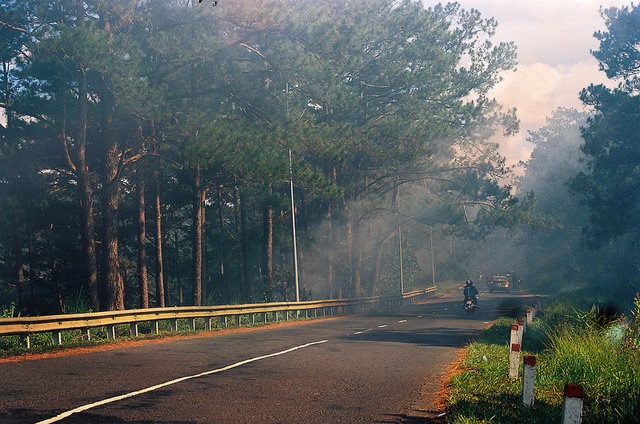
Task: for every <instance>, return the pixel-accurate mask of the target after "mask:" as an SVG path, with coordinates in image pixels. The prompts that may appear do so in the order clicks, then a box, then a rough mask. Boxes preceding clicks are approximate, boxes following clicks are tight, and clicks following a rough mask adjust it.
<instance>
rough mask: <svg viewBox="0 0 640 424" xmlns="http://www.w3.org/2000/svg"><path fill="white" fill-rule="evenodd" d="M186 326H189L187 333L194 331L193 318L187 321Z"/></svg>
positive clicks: (194, 321) (194, 320)
mask: <svg viewBox="0 0 640 424" xmlns="http://www.w3.org/2000/svg"><path fill="white" fill-rule="evenodd" d="M187 323H188V326H189V331H196V319H195V318H189V319H188V320H187Z"/></svg>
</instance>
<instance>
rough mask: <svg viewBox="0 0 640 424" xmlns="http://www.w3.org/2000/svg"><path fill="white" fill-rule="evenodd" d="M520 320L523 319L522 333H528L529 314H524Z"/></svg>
mask: <svg viewBox="0 0 640 424" xmlns="http://www.w3.org/2000/svg"><path fill="white" fill-rule="evenodd" d="M520 318H521V319H522V333H523V334H524V333H526V332H527V314H526V313H523V314H522V316H521V317H520Z"/></svg>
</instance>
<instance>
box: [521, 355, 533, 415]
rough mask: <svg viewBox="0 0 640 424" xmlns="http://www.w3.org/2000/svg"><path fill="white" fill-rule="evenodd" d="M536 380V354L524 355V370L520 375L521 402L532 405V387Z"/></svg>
mask: <svg viewBox="0 0 640 424" xmlns="http://www.w3.org/2000/svg"><path fill="white" fill-rule="evenodd" d="M535 382H536V356H535V355H524V370H523V376H522V403H523V404H524V405H526V406H533V401H534V393H533V389H534V386H535Z"/></svg>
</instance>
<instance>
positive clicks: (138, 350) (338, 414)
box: [0, 293, 519, 424]
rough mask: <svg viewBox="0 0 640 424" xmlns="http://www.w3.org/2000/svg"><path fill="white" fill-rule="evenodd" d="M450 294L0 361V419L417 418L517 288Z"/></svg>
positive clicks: (174, 423) (185, 423) (181, 423)
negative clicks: (473, 301) (466, 304)
mask: <svg viewBox="0 0 640 424" xmlns="http://www.w3.org/2000/svg"><path fill="white" fill-rule="evenodd" d="M460 297H461V296H460V293H454V294H453V295H449V296H445V297H443V298H439V299H434V300H429V301H428V302H426V303H424V304H418V305H410V306H405V307H401V308H394V309H388V310H377V311H373V312H371V313H369V314H368V315H366V316H365V315H356V316H349V317H344V318H338V319H329V320H317V321H312V322H306V323H304V324H300V325H291V326H282V327H276V328H269V327H265V328H260V329H256V330H252V331H244V332H236V333H229V334H224V335H213V336H211V337H205V338H193V339H169V340H166V341H164V342H161V343H146V344H140V345H136V346H130V347H123V348H116V349H110V350H105V351H95V352H90V353H86V354H80V355H69V356H62V357H54V358H46V359H38V360H27V361H22V362H17V363H5V364H0V423H16V424H17V423H20V424H26V423H38V422H50V423H54V422H56V423H58V422H59V423H65V424H69V423H110V424H119V423H128V424H150V423H166V424H169V423H171V424H196V423H198V424H200V423H202V424H205V423H207V424H211V423H234V424H239V423H302V424H313V423H323V424H325V423H349V424H353V423H418V422H427V421H424V420H423V419H422V417H434V416H436V415H437V414H438V413H439V411H437V410H435V407H434V402H435V398H436V397H435V393H436V392H437V391H438V390H439V389H440V382H441V380H442V378H443V377H444V376H445V374H446V370H447V368H448V366H449V365H450V363H451V362H452V361H453V360H454V359H455V356H456V354H457V352H458V350H459V348H460V347H462V346H464V345H465V344H466V343H467V342H468V341H469V340H471V339H472V338H473V337H474V336H476V335H477V334H479V332H480V331H481V330H482V329H483V328H484V327H485V325H486V323H487V322H488V321H490V320H492V319H494V318H496V317H497V316H498V314H499V313H500V312H504V311H505V310H507V309H508V305H509V304H510V303H511V302H514V301H515V302H517V301H518V297H519V296H518V295H516V294H497V293H493V294H487V293H483V294H482V295H481V297H480V304H481V306H482V308H481V309H480V311H478V312H477V313H476V314H475V315H466V314H465V313H464V312H463V311H462V310H461V308H460V306H459V305H460V303H461V299H460ZM505 305H507V306H506V307H505ZM505 343H506V342H505Z"/></svg>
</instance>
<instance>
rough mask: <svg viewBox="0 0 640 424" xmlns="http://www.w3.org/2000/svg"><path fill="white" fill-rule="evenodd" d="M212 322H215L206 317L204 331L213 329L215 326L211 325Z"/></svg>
mask: <svg viewBox="0 0 640 424" xmlns="http://www.w3.org/2000/svg"><path fill="white" fill-rule="evenodd" d="M211 321H213V318H211V317H206V318H205V319H204V329H205V331H211V329H212V328H213V326H212V325H211Z"/></svg>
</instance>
